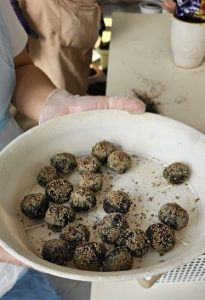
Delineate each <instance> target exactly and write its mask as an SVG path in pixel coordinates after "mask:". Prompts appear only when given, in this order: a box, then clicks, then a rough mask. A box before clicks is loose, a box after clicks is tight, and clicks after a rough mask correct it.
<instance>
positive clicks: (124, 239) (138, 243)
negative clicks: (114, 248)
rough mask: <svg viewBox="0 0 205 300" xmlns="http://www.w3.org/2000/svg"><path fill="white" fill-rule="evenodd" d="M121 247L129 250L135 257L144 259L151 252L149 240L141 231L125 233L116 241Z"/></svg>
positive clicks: (127, 231)
mask: <svg viewBox="0 0 205 300" xmlns="http://www.w3.org/2000/svg"><path fill="white" fill-rule="evenodd" d="M116 244H117V245H118V246H119V247H123V248H125V249H127V250H128V251H129V252H130V253H131V254H132V255H133V256H135V257H142V256H143V255H144V254H145V253H147V252H148V250H149V246H150V243H149V240H148V238H147V236H146V234H145V233H144V231H142V230H141V229H136V230H135V231H132V230H130V229H127V230H125V231H123V232H122V233H121V234H120V236H119V238H118V239H117V240H116Z"/></svg>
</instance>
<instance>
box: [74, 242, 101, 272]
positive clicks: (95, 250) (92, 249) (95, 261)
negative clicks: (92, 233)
mask: <svg viewBox="0 0 205 300" xmlns="http://www.w3.org/2000/svg"><path fill="white" fill-rule="evenodd" d="M106 251H107V250H106V248H105V246H104V245H103V244H101V243H95V242H88V243H85V244H83V245H79V246H77V247H76V248H75V252H74V255H73V261H74V264H75V266H76V267H77V268H78V269H81V270H86V271H100V269H101V266H102V263H103V260H104V258H105V255H106Z"/></svg>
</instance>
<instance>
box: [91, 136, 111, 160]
mask: <svg viewBox="0 0 205 300" xmlns="http://www.w3.org/2000/svg"><path fill="white" fill-rule="evenodd" d="M115 150H116V147H115V145H113V144H112V143H110V142H108V141H106V140H103V141H100V142H98V143H96V144H95V146H94V147H93V148H92V155H94V156H96V157H97V158H98V159H99V160H100V161H101V162H102V163H105V162H107V158H108V156H109V155H110V154H111V153H112V152H113V151H115Z"/></svg>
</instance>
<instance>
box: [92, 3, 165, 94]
mask: <svg viewBox="0 0 205 300" xmlns="http://www.w3.org/2000/svg"><path fill="white" fill-rule="evenodd" d="M99 3H100V5H101V6H102V13H103V14H102V20H101V29H100V32H99V38H98V40H97V42H96V45H95V49H94V51H93V57H92V64H91V66H90V80H89V86H88V91H87V92H88V94H91V95H105V93H106V78H107V66H108V57H109V45H110V41H111V38H112V34H111V30H112V15H113V13H115V12H129V13H145V14H156V13H166V11H165V10H164V9H163V7H162V3H163V1H161V0H141V1H136V0H121V1H119V0H100V1H99Z"/></svg>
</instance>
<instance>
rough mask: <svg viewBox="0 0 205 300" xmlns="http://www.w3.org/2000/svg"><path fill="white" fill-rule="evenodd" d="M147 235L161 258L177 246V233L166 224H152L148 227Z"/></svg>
mask: <svg viewBox="0 0 205 300" xmlns="http://www.w3.org/2000/svg"><path fill="white" fill-rule="evenodd" d="M146 234H147V236H148V238H149V240H150V242H151V245H152V247H153V248H154V249H155V250H156V251H157V252H158V253H159V254H160V256H161V255H164V254H165V253H166V252H168V251H170V250H171V249H173V248H174V246H175V244H176V236H175V231H174V229H172V228H171V227H169V226H167V225H166V224H162V223H155V224H152V225H150V226H149V227H148V229H147V231H146Z"/></svg>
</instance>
